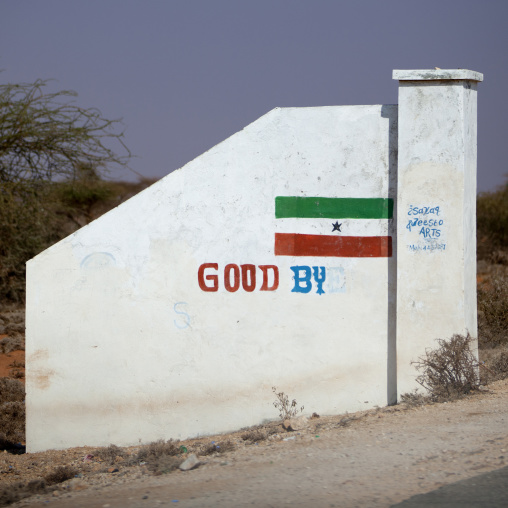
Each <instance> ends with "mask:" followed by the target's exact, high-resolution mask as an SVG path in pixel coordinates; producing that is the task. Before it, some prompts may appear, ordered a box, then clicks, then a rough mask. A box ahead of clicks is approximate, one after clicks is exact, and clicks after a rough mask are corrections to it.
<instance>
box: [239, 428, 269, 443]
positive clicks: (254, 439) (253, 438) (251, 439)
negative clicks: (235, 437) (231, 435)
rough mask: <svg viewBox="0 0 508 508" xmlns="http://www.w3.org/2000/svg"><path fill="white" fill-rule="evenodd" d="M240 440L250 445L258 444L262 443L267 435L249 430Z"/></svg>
mask: <svg viewBox="0 0 508 508" xmlns="http://www.w3.org/2000/svg"><path fill="white" fill-rule="evenodd" d="M241 437H242V439H243V440H244V441H247V442H248V443H250V444H254V443H259V442H261V441H264V440H265V439H266V438H267V437H268V435H267V434H266V433H264V432H261V431H260V430H250V431H248V432H245V433H244V434H242V436H241Z"/></svg>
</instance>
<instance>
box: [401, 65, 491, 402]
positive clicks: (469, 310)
mask: <svg viewBox="0 0 508 508" xmlns="http://www.w3.org/2000/svg"><path fill="white" fill-rule="evenodd" d="M394 79H398V80H399V154H398V165H399V170H398V175H399V176H398V195H397V207H398V224H397V245H398V247H397V263H398V266H397V378H398V392H399V394H401V393H405V392H408V391H411V390H413V389H414V388H417V387H418V384H417V383H416V381H415V378H416V376H417V374H418V373H417V372H416V370H415V368H414V367H413V366H412V365H411V361H413V360H416V359H417V358H418V357H419V356H421V355H423V354H424V352H425V350H426V349H427V348H429V349H434V348H435V347H436V346H437V343H436V339H449V338H450V337H451V336H452V335H453V334H456V333H460V334H465V333H468V332H469V333H470V334H471V336H472V337H473V338H474V339H476V337H477V325H476V83H477V82H478V81H481V80H482V79H483V76H482V75H481V74H479V73H477V72H473V71H468V70H465V69H457V70H441V69H438V70H432V71H427V70H422V71H419V70H416V71H394Z"/></svg>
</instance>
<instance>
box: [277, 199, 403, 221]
mask: <svg viewBox="0 0 508 508" xmlns="http://www.w3.org/2000/svg"><path fill="white" fill-rule="evenodd" d="M290 217H299V218H302V219H303V218H306V219H391V218H392V217H393V199H391V198H310V197H300V196H276V197H275V218H276V219H287V218H290Z"/></svg>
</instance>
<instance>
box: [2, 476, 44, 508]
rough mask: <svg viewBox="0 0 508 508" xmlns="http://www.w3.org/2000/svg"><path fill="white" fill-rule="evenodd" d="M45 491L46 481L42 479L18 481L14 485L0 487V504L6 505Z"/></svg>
mask: <svg viewBox="0 0 508 508" xmlns="http://www.w3.org/2000/svg"><path fill="white" fill-rule="evenodd" d="M45 491H46V482H45V481H44V480H32V481H31V482H28V483H24V482H18V483H15V484H14V485H8V486H6V487H3V488H2V487H0V506H7V505H8V504H12V503H15V502H16V501H20V500H21V499H24V498H25V497H30V496H33V495H34V494H43V493H44V492H45Z"/></svg>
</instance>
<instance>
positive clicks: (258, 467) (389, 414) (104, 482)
mask: <svg viewBox="0 0 508 508" xmlns="http://www.w3.org/2000/svg"><path fill="white" fill-rule="evenodd" d="M241 435H242V434H241V433H236V434H231V435H228V436H220V437H216V438H213V437H210V438H207V439H208V440H210V441H212V440H214V439H217V440H218V439H220V440H224V439H229V440H231V442H233V443H234V444H235V446H236V449H235V450H233V451H230V452H227V453H224V454H220V455H219V454H214V455H208V456H205V457H199V458H200V460H201V461H202V463H201V465H200V466H199V467H198V468H196V469H194V470H191V471H185V472H184V471H179V470H177V471H174V472H172V473H168V474H163V475H160V476H153V475H152V474H151V473H149V471H148V469H147V466H146V465H135V466H131V467H123V466H122V463H121V462H119V463H118V464H117V467H116V469H118V472H114V473H107V472H105V471H106V470H105V468H104V466H103V465H100V464H93V462H92V463H91V464H90V465H88V466H87V467H89V468H90V473H89V474H87V473H86V472H85V473H84V474H83V477H82V478H76V479H72V480H68V481H66V482H64V483H62V484H59V485H56V486H54V488H52V491H49V492H48V493H46V494H43V495H39V496H32V497H31V498H27V499H24V500H23V501H20V502H18V503H16V504H14V505H11V506H15V507H21V506H27V507H36V506H48V504H49V505H50V506H54V507H55V508H56V507H67V506H72V507H85V506H86V507H104V508H113V507H125V506H127V507H155V506H165V505H170V504H171V505H174V504H177V503H178V505H179V506H185V507H211V506H213V507H215V506H220V507H242V506H262V507H265V506H266V507H270V506H273V507H275V506H295V507H300V506H316V507H321V506H323V507H332V506H336V507H353V506H362V507H364V506H376V507H383V506H390V505H392V504H394V503H397V502H400V501H402V500H404V499H407V498H409V497H410V496H413V495H415V494H420V493H425V492H429V491H432V490H434V489H436V488H438V487H440V486H442V485H446V484H449V483H452V482H456V481H458V480H464V479H467V478H471V477H474V476H476V475H479V474H481V473H485V472H488V471H493V470H496V469H499V468H502V467H504V466H506V465H507V464H508V380H503V381H498V382H496V383H493V384H492V385H490V386H489V391H488V392H484V393H479V394H477V395H473V396H470V397H468V398H466V399H462V400H459V401H456V402H448V403H444V404H434V405H425V406H421V407H417V408H410V409H407V408H405V407H404V406H403V405H401V406H393V407H388V408H381V409H378V410H371V411H366V412H362V413H356V414H354V415H352V414H350V415H347V416H346V417H344V415H343V416H342V417H320V418H315V419H310V420H308V421H307V423H306V427H305V428H304V429H303V430H300V431H297V432H285V431H283V430H282V428H281V427H279V428H278V432H277V433H276V434H274V435H272V436H270V439H268V440H264V441H261V442H259V443H258V444H247V443H246V442H245V441H243V440H242V439H241ZM288 438H289V439H288ZM186 444H187V446H188V447H189V450H191V449H192V446H193V443H192V442H188V443H186ZM194 444H195V443H194ZM88 452H89V449H86V448H78V449H72V450H68V451H61V452H57V451H52V452H44V453H37V454H25V455H18V456H15V455H10V454H6V453H4V454H2V455H0V471H1V472H2V473H5V474H1V475H0V484H2V483H3V484H4V485H5V482H6V481H8V482H9V483H12V482H14V481H15V480H17V479H25V480H26V479H27V478H28V477H30V478H34V477H37V476H39V477H40V471H39V468H42V467H44V464H46V466H47V464H52V465H53V466H54V465H56V464H71V463H78V462H81V463H82V457H83V456H84V454H86V453H88ZM100 467H102V471H103V472H97V471H96V472H95V473H94V474H92V470H94V468H95V469H96V470H97V468H100ZM2 477H3V478H2ZM507 488H508V486H507Z"/></svg>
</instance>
